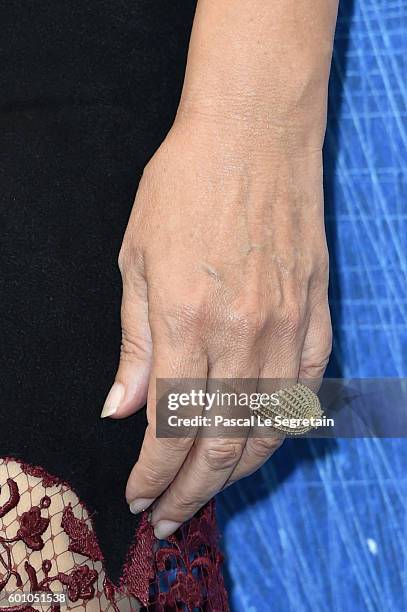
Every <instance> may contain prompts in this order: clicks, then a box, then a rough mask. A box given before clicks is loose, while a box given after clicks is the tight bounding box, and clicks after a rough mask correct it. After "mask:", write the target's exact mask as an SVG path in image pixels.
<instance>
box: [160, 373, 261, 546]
mask: <svg viewBox="0 0 407 612" xmlns="http://www.w3.org/2000/svg"><path fill="white" fill-rule="evenodd" d="M252 367H253V368H255V366H252ZM234 370H235V371H234ZM244 371H245V372H246V376H249V377H250V374H251V373H252V380H251V381H250V379H245V380H244V381H243V380H242V379H237V378H235V379H234V380H231V379H229V378H228V380H227V389H225V386H224V385H223V384H222V382H223V381H222V380H221V379H220V376H221V375H222V376H224V375H225V373H228V375H229V376H230V375H233V376H234V375H236V374H237V372H236V369H235V366H234V365H233V364H232V365H225V366H223V365H222V364H217V366H216V367H215V368H213V369H212V370H211V371H210V378H209V379H208V384H207V393H211V392H213V393H217V392H218V391H227V392H228V393H231V392H233V393H236V394H238V393H239V392H241V391H243V389H242V388H241V387H242V386H244V391H245V392H249V388H248V387H249V386H250V382H251V383H252V385H254V387H253V390H255V388H256V383H257V368H256V370H255V371H254V370H253V371H252V372H251V371H250V369H249V367H247V368H245V369H244ZM223 410H225V411H227V406H223V405H222V406H221V407H220V409H219V410H218V413H219V412H220V411H223ZM240 412H242V411H240ZM229 413H230V414H236V406H232V407H231V410H230V411H229ZM211 416H212V419H213V418H214V416H213V414H212V413H211ZM245 416H248V414H247V411H246V413H245ZM214 429H215V430H216V428H214ZM221 431H222V430H221ZM201 433H203V435H202V436H200V437H197V438H196V439H195V443H194V445H193V447H192V449H191V451H190V453H189V454H188V456H187V458H186V460H185V463H184V464H183V466H182V468H181V469H180V471H179V472H178V474H177V477H176V479H175V480H174V482H173V483H172V484H171V485H170V487H169V488H168V489H167V490H166V491H165V493H164V494H163V496H162V497H161V498H160V500H159V501H158V503H157V504H156V506H155V507H154V509H153V513H152V517H151V523H152V525H153V526H154V531H155V535H156V537H157V538H160V539H165V538H167V537H168V536H169V535H171V534H172V533H173V532H174V531H176V529H178V527H179V526H180V525H181V524H182V523H183V522H184V521H186V520H188V519H190V518H191V517H192V516H193V515H194V514H195V513H196V512H197V511H198V510H199V509H200V508H201V507H202V506H203V505H204V504H205V503H206V502H207V501H209V500H210V499H211V498H212V497H213V496H214V495H216V493H218V491H220V490H221V489H222V488H223V486H224V484H225V482H226V481H227V480H228V478H229V476H230V474H231V473H232V472H233V470H234V468H235V466H236V465H237V463H238V461H239V459H240V457H241V455H242V452H243V449H244V446H245V444H246V436H247V433H248V430H246V431H245V430H244V429H243V428H239V431H236V430H235V431H234V432H233V435H236V436H237V437H233V438H229V437H228V438H223V437H219V436H217V435H216V431H215V432H214V431H213V430H211V431H209V432H208V431H205V432H201ZM207 436H209V437H207Z"/></svg>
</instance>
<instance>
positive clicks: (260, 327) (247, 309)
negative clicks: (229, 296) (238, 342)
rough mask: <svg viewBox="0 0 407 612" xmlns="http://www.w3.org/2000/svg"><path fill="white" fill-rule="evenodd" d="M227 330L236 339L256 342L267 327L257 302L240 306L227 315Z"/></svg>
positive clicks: (266, 321) (265, 318)
mask: <svg viewBox="0 0 407 612" xmlns="http://www.w3.org/2000/svg"><path fill="white" fill-rule="evenodd" d="M227 324H228V327H229V329H231V331H232V332H233V334H234V335H235V336H236V337H240V338H242V339H244V340H256V339H257V338H258V337H261V336H262V335H263V333H264V331H265V329H266V327H267V325H268V320H267V317H266V315H265V313H264V312H262V309H261V308H260V304H259V302H256V303H253V304H250V303H249V304H247V303H246V304H242V305H240V306H239V307H238V308H235V309H233V310H232V311H230V312H229V314H228V321H227Z"/></svg>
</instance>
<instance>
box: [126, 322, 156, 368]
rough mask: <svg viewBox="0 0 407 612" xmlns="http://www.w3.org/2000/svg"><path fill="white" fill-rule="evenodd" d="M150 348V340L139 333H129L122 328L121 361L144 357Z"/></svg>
mask: <svg viewBox="0 0 407 612" xmlns="http://www.w3.org/2000/svg"><path fill="white" fill-rule="evenodd" d="M150 350H151V342H149V341H148V340H147V338H145V337H142V336H141V335H139V334H129V332H127V330H126V329H123V330H122V341H121V345H120V360H121V361H130V362H134V361H139V360H143V359H145V358H146V357H147V356H148V355H149V354H150Z"/></svg>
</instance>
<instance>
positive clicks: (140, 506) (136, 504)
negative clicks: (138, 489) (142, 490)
mask: <svg viewBox="0 0 407 612" xmlns="http://www.w3.org/2000/svg"><path fill="white" fill-rule="evenodd" d="M154 499H155V498H154V497H152V498H151V499H150V498H149V497H146V498H140V499H135V500H133V501H132V502H131V503H130V505H129V508H130V512H132V513H133V514H138V513H139V512H143V510H147V508H148V507H149V506H151V504H152V503H153V501H154Z"/></svg>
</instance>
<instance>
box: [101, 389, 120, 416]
mask: <svg viewBox="0 0 407 612" xmlns="http://www.w3.org/2000/svg"><path fill="white" fill-rule="evenodd" d="M124 391H125V389H124V385H122V383H119V382H115V383H114V384H113V386H112V388H111V389H110V391H109V394H108V396H107V398H106V400H105V404H104V406H103V410H102V413H101V415H100V418H102V419H105V418H106V417H109V416H112V414H115V412H117V409H118V407H119V405H120V402H121V401H122V399H123V396H124Z"/></svg>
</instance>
